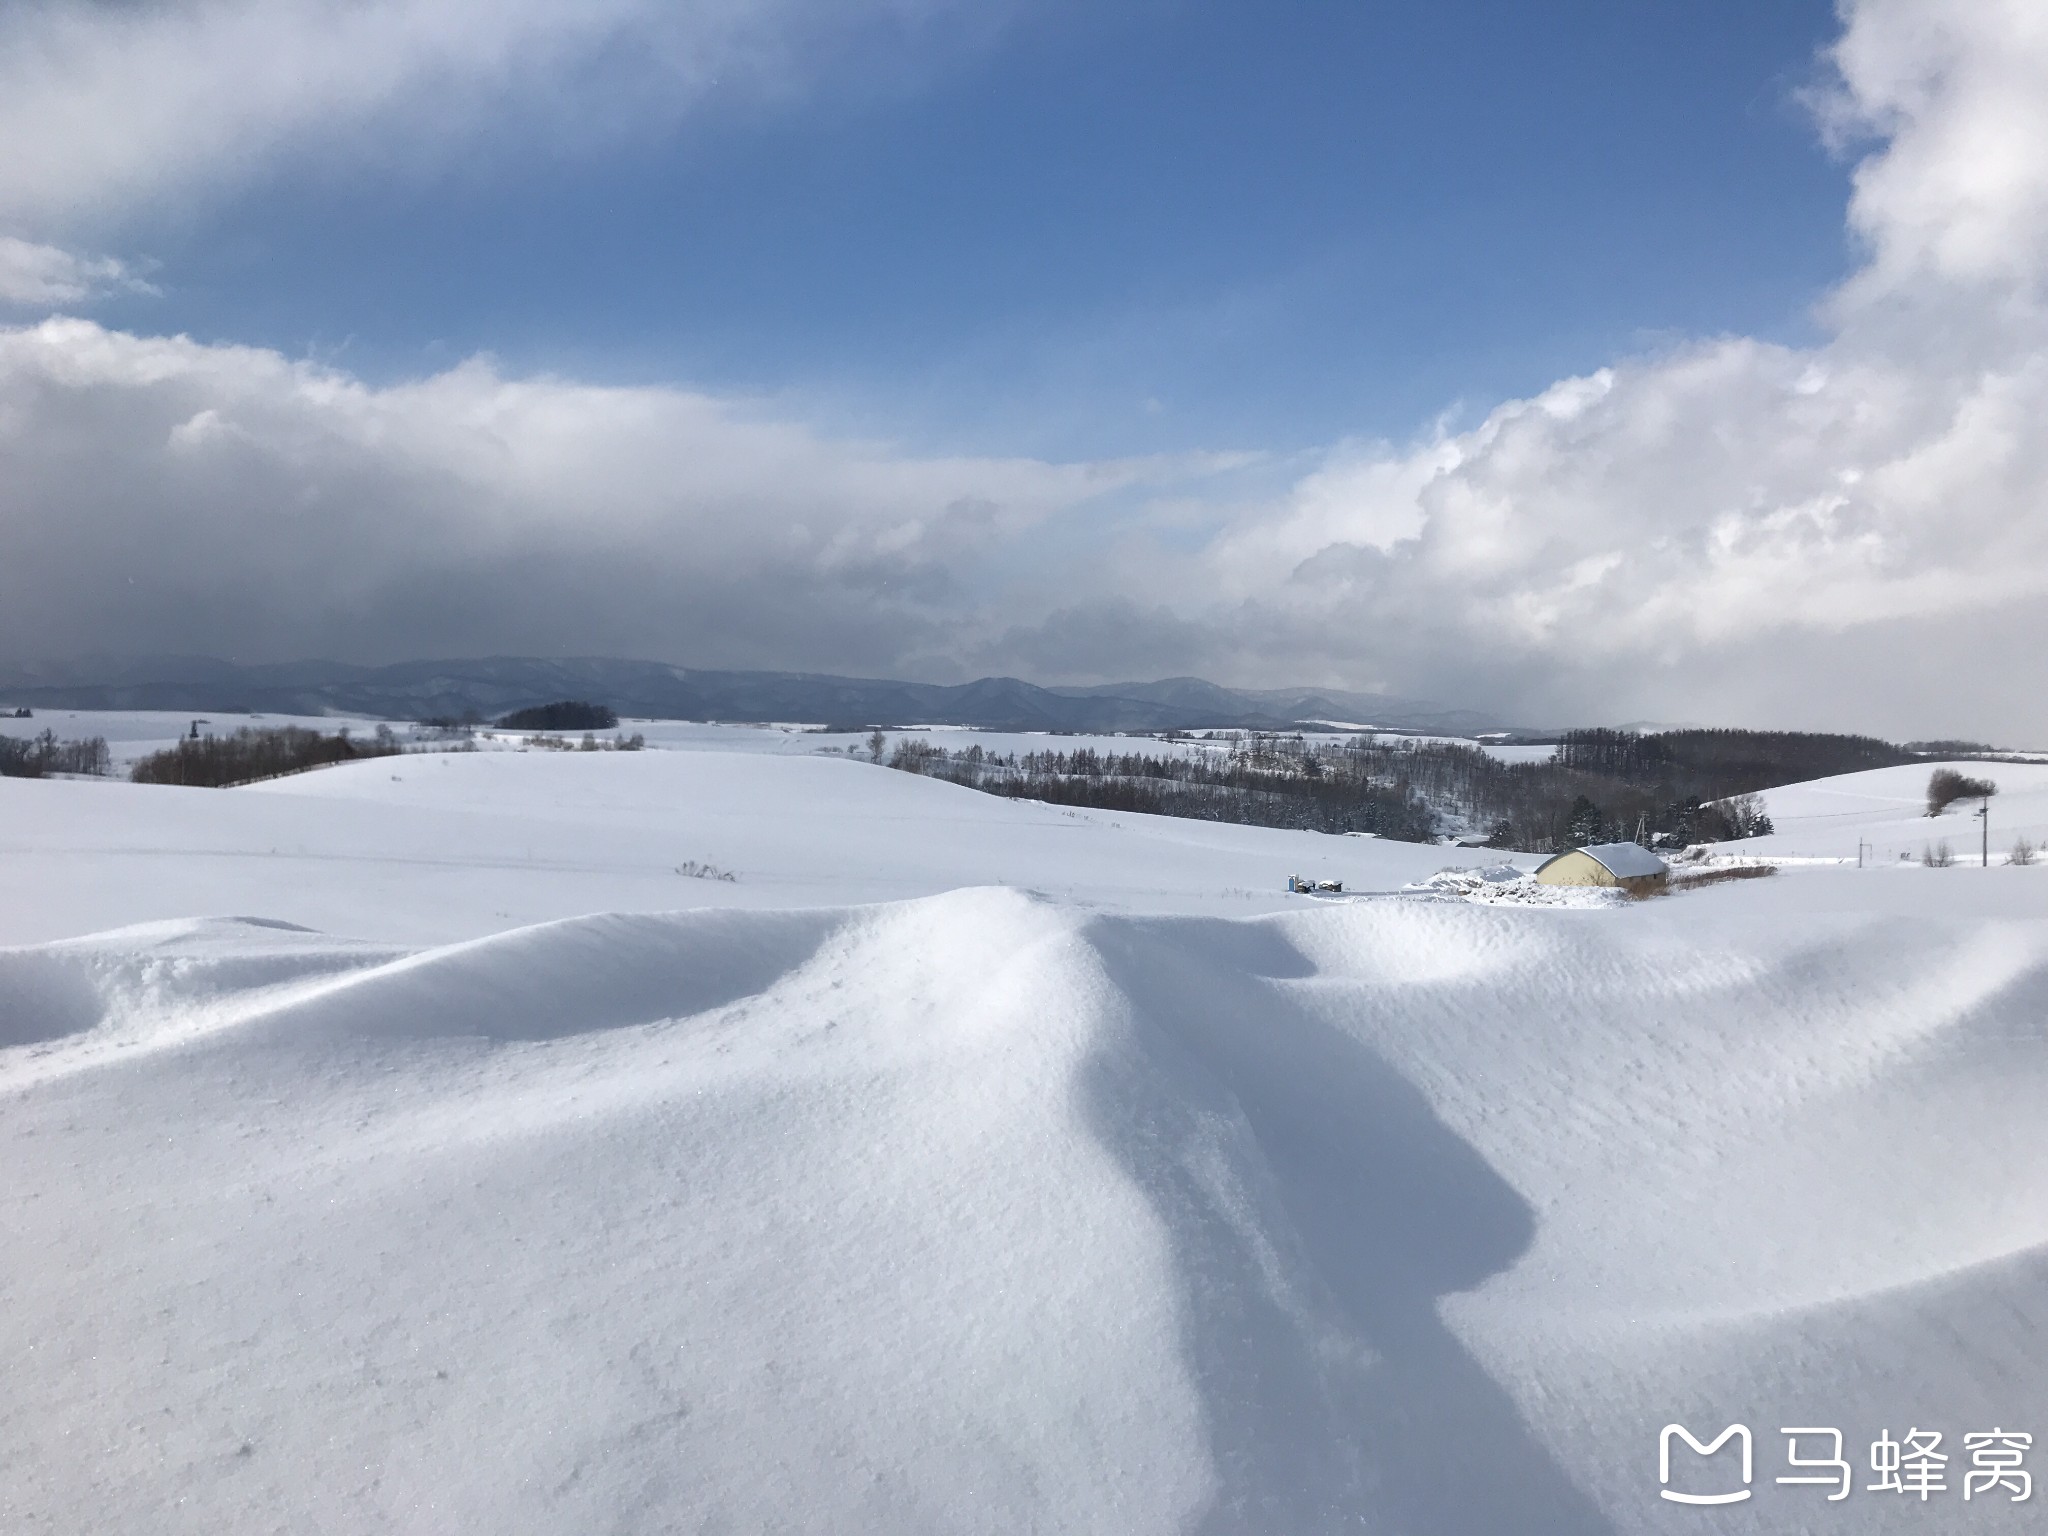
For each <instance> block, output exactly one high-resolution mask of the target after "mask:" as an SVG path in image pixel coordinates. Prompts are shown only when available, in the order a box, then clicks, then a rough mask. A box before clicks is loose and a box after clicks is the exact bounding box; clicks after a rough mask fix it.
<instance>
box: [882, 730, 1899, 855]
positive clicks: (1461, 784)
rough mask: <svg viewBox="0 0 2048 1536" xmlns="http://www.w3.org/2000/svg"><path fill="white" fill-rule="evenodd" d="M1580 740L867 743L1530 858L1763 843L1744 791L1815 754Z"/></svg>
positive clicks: (934, 770) (1194, 807) (1291, 822)
mask: <svg viewBox="0 0 2048 1536" xmlns="http://www.w3.org/2000/svg"><path fill="white" fill-rule="evenodd" d="M1691 734H1693V735H1695V736H1697V737H1701V738H1713V737H1724V736H1742V735H1746V734H1748V733H1740V732H1726V733H1724V732H1697V733H1691ZM1574 736H1575V737H1576V738H1577V739H1576V740H1575V741H1574V743H1573V746H1574V751H1573V752H1571V753H1569V754H1567V753H1563V752H1561V753H1560V754H1559V755H1558V757H1556V758H1554V759H1553V760H1551V761H1547V762H1504V761H1502V760H1501V759H1499V758H1497V757H1494V756H1492V755H1490V754H1488V753H1487V752H1485V751H1483V750H1481V749H1479V748H1477V747H1472V746H1467V745H1463V744H1461V743H1455V742H1439V741H1414V740H1407V739H1387V740H1382V739H1379V738H1377V737H1372V736H1359V737H1355V738H1352V739H1350V740H1347V741H1341V742H1327V741H1318V742H1311V741H1309V740H1308V739H1306V738H1305V737H1303V736H1300V735H1292V736H1289V735H1273V734H1261V733H1250V734H1245V735H1236V736H1233V737H1231V738H1229V739H1228V740H1227V742H1226V743H1223V744H1219V745H1217V746H1208V745H1206V744H1205V745H1204V746H1203V747H1202V748H1201V749H1200V750H1196V751H1193V752H1175V753H1171V754H1153V753H1147V752H1142V751H1130V752H1100V751H1097V750H1095V749H1092V748H1086V747H1084V748H1081V749H1079V750H1077V751H1072V752H1064V751H1044V752H1027V753H1021V754H1010V755H999V754H995V753H990V752H986V751H984V750H983V749H982V748H981V747H980V746H979V745H974V746H969V747H967V748H966V749H964V750H962V751H955V752H948V751H947V750H945V749H944V748H943V747H940V746H937V745H935V744H933V743H932V742H930V741H927V740H924V739H922V738H918V737H906V738H903V739H901V740H899V741H897V742H896V744H895V746H894V750H893V752H890V751H889V750H888V743H887V742H886V740H885V739H884V738H883V737H882V736H881V733H880V732H877V733H875V735H873V736H871V737H870V738H869V739H868V752H869V755H870V756H871V757H872V758H873V759H874V760H875V761H877V762H881V761H884V760H885V754H886V761H887V762H888V763H889V766H891V767H893V768H898V769H902V770H904V771H906V772H910V773H919V774H924V775H926V776H928V777H932V778H941V779H946V780H948V781H950V782H952V783H956V784H963V785H966V786H968V787H969V788H972V789H979V790H983V791H985V792H988V793H991V794H999V795H1009V796H1014V797H1018V798H1025V799H1032V800H1044V801H1047V802H1050V803H1052V804H1056V805H1083V806H1092V807H1095V808H1098V809H1103V810H1119V811H1146V812H1151V813H1153V814H1157V815H1164V816H1188V817H1195V818H1199V819H1202V820H1208V821H1235V822H1246V823H1251V824H1255V825H1259V826H1275V827H1294V828H1303V829H1309V830H1314V831H1322V832H1372V833H1377V834H1378V835H1380V836H1382V837H1390V838H1397V839H1400V840H1402V841H1407V842H1428V841H1431V840H1433V839H1435V838H1436V837H1437V836H1438V835H1439V833H1440V832H1441V830H1442V828H1443V826H1444V824H1445V822H1446V821H1447V820H1448V819H1450V818H1456V819H1457V820H1458V821H1462V822H1463V823H1464V824H1465V825H1467V826H1475V827H1479V828H1481V829H1483V830H1484V832H1485V834H1486V838H1485V840H1486V841H1487V842H1488V843H1490V844H1492V845H1493V846H1496V847H1501V848H1521V849H1528V850H1531V851H1538V852H1541V851H1549V850H1553V849H1561V848H1576V847H1581V846H1584V845H1585V844H1588V843H1600V842H1612V841H1618V840H1622V839H1629V838H1637V837H1641V838H1643V839H1645V840H1650V841H1659V840H1661V841H1663V842H1665V843H1667V844H1671V843H1692V842H1722V841H1726V840H1729V839H1732V838H1741V837H1758V836H1762V835H1764V834H1766V833H1768V832H1769V831H1770V830H1771V824H1770V818H1769V816H1767V815H1766V814H1765V812H1764V807H1763V802H1762V800H1761V799H1760V798H1759V797H1758V796H1756V795H1755V794H1754V793H1753V792H1750V791H1751V786H1752V785H1753V784H1754V781H1755V780H1756V779H1757V778H1758V777H1759V776H1761V777H1763V778H1765V779H1766V780H1767V781H1769V782H1774V783H1785V782H1788V781H1789V779H1790V777H1791V776H1792V775H1793V774H1796V773H1800V772H1803V771H1804V770H1805V769H1806V767H1807V766H1808V765H1809V764H1810V762H1811V761H1812V760H1813V758H1814V757H1815V756H1816V755H1818V754H1816V753H1815V752H1813V751H1812V750H1808V749H1805V747H1806V744H1805V743H1804V742H1803V741H1801V743H1800V745H1801V747H1802V750H1800V751H1797V752H1793V753H1789V754H1787V756H1788V760H1789V761H1790V762H1792V763H1793V764H1794V765H1795V766H1792V767H1788V768H1787V769H1785V770H1782V771H1781V772H1780V774H1777V775H1774V774H1772V773H1770V772H1768V771H1766V770H1765V769H1764V768H1762V767H1761V766H1760V764H1761V762H1762V761H1763V758H1762V757H1761V756H1760V755H1759V753H1758V751H1757V750H1755V748H1754V746H1753V745H1752V746H1751V748H1750V749H1749V750H1747V751H1746V752H1745V751H1743V750H1740V749H1737V750H1730V749H1731V748H1733V747H1735V745H1736V744H1733V743H1727V742H1720V741H1707V742H1706V743H1705V744H1704V745H1705V750H1704V751H1700V752H1698V753H1696V754H1695V756H1694V760H1692V761H1687V760H1686V758H1685V756H1683V755H1681V754H1665V755H1660V754H1658V753H1657V752H1656V751H1655V750H1654V749H1652V750H1651V751H1649V752H1644V751H1640V750H1639V749H1638V743H1639V742H1640V740H1641V738H1634V737H1632V736H1631V734H1630V733H1627V732H1601V733H1592V732H1584V733H1574ZM1595 737H1598V738H1601V739H1589V738H1595ZM1878 745H1879V746H1882V745H1883V744H1882V743H1878ZM1702 759H1704V761H1702ZM1830 771H1837V770H1830Z"/></svg>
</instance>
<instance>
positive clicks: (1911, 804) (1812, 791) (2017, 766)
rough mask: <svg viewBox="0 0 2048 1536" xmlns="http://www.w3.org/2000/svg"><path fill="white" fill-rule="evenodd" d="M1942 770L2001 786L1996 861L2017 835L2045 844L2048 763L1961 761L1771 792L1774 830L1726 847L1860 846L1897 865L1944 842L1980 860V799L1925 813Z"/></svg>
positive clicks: (1832, 850) (1845, 852) (1782, 850)
mask: <svg viewBox="0 0 2048 1536" xmlns="http://www.w3.org/2000/svg"><path fill="white" fill-rule="evenodd" d="M1944 767H1945V768H1952V769H1954V770H1955V771H1956V772H1958V773H1962V774H1966V775H1968V776H1969V777H1971V778H1981V779H1990V780H1991V781H1992V782H1993V783H1995V784H1997V785H1998V793H1997V794H1996V795H1995V796H1993V797H1992V800H1991V829H1990V830H1991V837H1990V848H1991V856H1992V861H1993V862H1994V863H1996V862H1998V861H2000V860H2001V859H2002V858H2003V857H2004V856H2005V855H2006V854H2007V853H2008V852H2009V851H2010V850H2011V848H2012V845H2013V841H2014V839H2016V838H2024V839H2025V840H2026V841H2027V842H2029V843H2031V844H2032V845H2033V846H2034V847H2035V848H2041V847H2042V846H2043V845H2044V844H2048V763H1980V762H1957V763H1915V764H1913V765H1911V766H1910V767H1904V768H1874V769H1871V770H1869V771H1868V772H1865V773H1845V774H1839V775H1837V776H1836V777H1834V778H1829V779H1815V780H1814V781H1813V782H1811V783H1808V784H1788V785H1786V786H1785V787H1784V788H1782V789H1771V790H1766V791H1764V803H1765V805H1766V806H1767V807H1768V808H1769V810H1770V815H1771V826H1772V835H1771V836H1770V837H1760V838H1751V839H1749V840H1748V841H1746V842H1740V843H1727V844H1723V845H1722V851H1724V852H1731V853H1766V854H1773V855H1778V856H1786V855H1792V856H1797V855H1802V854H1803V855H1807V856H1809V857H1824V858H1845V859H1854V858H1856V857H1857V845H1858V844H1859V843H1861V844H1862V846H1863V854H1862V856H1863V859H1864V861H1865V862H1866V863H1874V864H1898V863H1910V862H1915V861H1917V860H1918V859H1919V858H1920V856H1921V854H1922V853H1923V851H1924V850H1926V849H1928V848H1930V847H1932V846H1934V845H1936V844H1939V843H1942V842H1946V843H1948V844H1949V846H1950V848H1951V849H1952V850H1953V851H1954V853H1955V855H1956V859H1957V862H1958V863H1969V864H1975V863H1977V862H1978V859H1979V857H1980V856H1981V853H1982V851H1983V846H1984V839H1983V836H1982V832H1983V828H1982V824H1981V823H1980V822H1979V821H1978V819H1977V816H1976V811H1977V808H1978V805H1979V802H1978V801H1975V800H1968V801H1958V802H1956V804H1954V805H1952V806H1950V807H1949V808H1948V810H1947V811H1946V812H1944V813H1943V814H1942V815H1940V816H1929V815H1928V814H1927V780H1928V778H1929V777H1930V776H1931V775H1932V774H1933V772H1934V771H1935V770H1936V769H1937V768H1944ZM2044 862H2048V856H2044Z"/></svg>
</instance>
